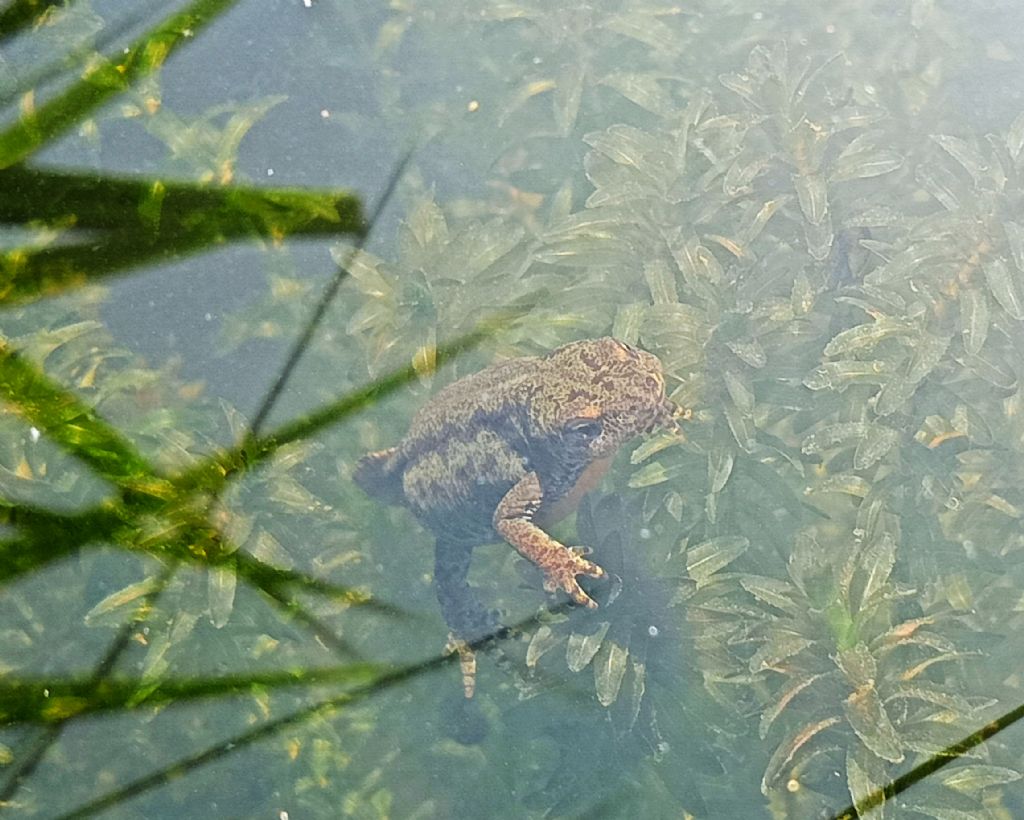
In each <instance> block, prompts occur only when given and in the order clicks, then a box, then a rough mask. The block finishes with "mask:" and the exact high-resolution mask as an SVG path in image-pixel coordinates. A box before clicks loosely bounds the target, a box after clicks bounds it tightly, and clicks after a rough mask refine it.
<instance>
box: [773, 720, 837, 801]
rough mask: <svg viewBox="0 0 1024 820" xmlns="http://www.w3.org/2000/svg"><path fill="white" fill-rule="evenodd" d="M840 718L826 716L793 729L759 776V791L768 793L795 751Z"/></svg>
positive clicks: (794, 754)
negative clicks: (761, 775)
mask: <svg viewBox="0 0 1024 820" xmlns="http://www.w3.org/2000/svg"><path fill="white" fill-rule="evenodd" d="M841 720H842V718H840V717H837V716H832V717H827V718H824V719H822V720H819V721H817V722H815V723H809V724H807V725H806V726H803V727H801V728H799V729H797V730H795V731H794V732H793V733H792V734H791V735H790V736H789V737H788V738H786V740H785V741H784V742H783V743H780V744H779V745H778V746H777V747H776V749H775V751H774V752H773V753H772V756H771V758H770V759H769V761H768V766H767V767H766V768H765V772H764V776H763V777H762V778H761V793H762V794H766V795H767V794H768V791H769V789H770V788H771V786H772V784H774V783H775V781H776V780H777V779H778V778H779V776H780V775H781V774H782V772H783V770H784V769H785V768H786V767H787V766H788V765H789V764H790V763H791V762H792V761H793V758H794V757H795V756H796V754H797V752H799V751H800V749H802V748H803V747H804V746H806V745H807V744H808V743H810V742H811V741H812V740H813V739H814V738H815V737H816V736H817V735H819V734H821V733H822V732H824V731H825V730H826V729H829V728H831V727H833V726H835V725H836V724H837V723H840V722H841Z"/></svg>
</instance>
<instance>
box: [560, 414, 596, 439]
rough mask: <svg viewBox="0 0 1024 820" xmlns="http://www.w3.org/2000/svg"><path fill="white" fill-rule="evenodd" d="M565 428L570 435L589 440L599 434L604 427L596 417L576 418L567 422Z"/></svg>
mask: <svg viewBox="0 0 1024 820" xmlns="http://www.w3.org/2000/svg"><path fill="white" fill-rule="evenodd" d="M567 429H568V431H569V433H571V434H572V435H574V436H578V437H579V438H582V439H585V440H586V441H590V440H591V439H595V438H597V437H598V436H599V435H601V431H602V430H603V429H604V428H603V427H602V425H601V422H600V421H598V420H597V419H576V420H575V421H570V422H569V425H568V427H567Z"/></svg>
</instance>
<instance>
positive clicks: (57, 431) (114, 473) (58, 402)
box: [0, 339, 169, 496]
mask: <svg viewBox="0 0 1024 820" xmlns="http://www.w3.org/2000/svg"><path fill="white" fill-rule="evenodd" d="M0 399H2V400H3V401H4V402H6V403H7V404H8V405H9V406H10V407H11V408H12V409H13V410H14V411H15V412H17V413H18V415H20V416H22V417H23V418H24V419H25V420H26V421H28V422H30V423H31V424H32V425H34V426H35V427H37V428H38V429H39V430H41V431H42V432H43V433H45V434H46V435H47V436H49V437H50V438H51V439H53V440H54V441H55V442H57V443H58V444H60V445H61V446H62V447H63V448H64V449H65V450H67V451H68V452H69V453H72V454H73V455H75V456H77V457H78V458H80V459H81V460H82V461H84V462H85V463H86V464H88V465H89V466H90V467H91V468H92V469H93V470H94V471H95V472H96V473H98V474H99V475H100V476H102V477H103V478H105V479H107V480H108V481H111V482H113V483H114V484H116V485H117V486H118V487H120V488H122V489H131V490H136V491H142V492H145V493H151V494H156V495H161V496H166V495H167V494H168V491H169V487H168V486H167V485H166V483H165V482H162V481H161V480H160V478H159V476H158V474H157V472H156V470H155V468H154V467H153V466H152V465H151V464H149V462H148V461H146V459H145V458H144V457H143V456H142V455H141V454H140V453H139V452H138V450H136V449H135V447H133V446H132V444H131V443H129V442H128V441H127V440H126V439H125V438H124V437H123V436H121V435H120V434H119V433H118V432H117V430H115V429H114V428H113V427H111V426H110V425H108V424H107V423H106V422H105V421H103V420H102V419H101V418H100V417H99V416H98V415H97V414H96V412H95V411H94V410H93V409H92V408H90V407H88V406H87V405H85V404H84V403H83V402H81V401H80V400H79V399H78V398H77V397H76V396H74V395H73V394H72V393H70V392H69V391H67V390H65V389H64V388H62V387H60V386H59V385H58V384H56V383H55V382H53V381H52V380H51V379H49V378H48V377H47V376H45V375H44V374H43V373H42V372H41V371H40V370H39V369H38V368H37V367H35V366H34V365H33V364H31V363H30V362H28V361H26V360H25V359H24V358H23V357H22V356H20V355H19V354H18V353H17V352H16V351H15V350H13V349H12V348H11V347H10V345H8V344H7V343H6V342H5V341H4V340H2V339H0Z"/></svg>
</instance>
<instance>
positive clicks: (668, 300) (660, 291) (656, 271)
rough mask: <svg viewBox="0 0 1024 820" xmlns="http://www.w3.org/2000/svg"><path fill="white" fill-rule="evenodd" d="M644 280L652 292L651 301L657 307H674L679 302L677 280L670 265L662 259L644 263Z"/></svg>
mask: <svg viewBox="0 0 1024 820" xmlns="http://www.w3.org/2000/svg"><path fill="white" fill-rule="evenodd" d="M644 279H646V280H647V287H648V288H649V289H650V291H651V301H652V302H654V304H656V305H674V304H676V303H677V302H678V301H679V294H678V292H677V291H676V282H675V278H674V277H673V276H672V271H670V270H669V269H668V265H667V264H665V262H663V261H662V260H661V259H652V260H650V261H647V262H644Z"/></svg>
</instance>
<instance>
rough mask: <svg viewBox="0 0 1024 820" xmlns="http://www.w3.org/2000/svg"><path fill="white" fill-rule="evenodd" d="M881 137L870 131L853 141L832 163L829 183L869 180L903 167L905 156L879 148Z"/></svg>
mask: <svg viewBox="0 0 1024 820" xmlns="http://www.w3.org/2000/svg"><path fill="white" fill-rule="evenodd" d="M879 136H880V135H879V134H878V133H875V132H870V131H869V132H867V133H864V134H861V135H860V136H858V137H856V138H855V139H854V140H852V141H851V142H850V144H849V145H847V146H846V148H844V149H843V150H842V152H841V153H840V154H839V156H838V157H836V159H835V161H834V162H833V163H832V166H831V169H830V171H829V175H828V177H829V181H830V182H844V181H848V180H851V179H868V178H871V177H877V176H882V175H883V174H888V173H891V172H892V171H895V170H896V169H897V168H900V167H902V165H903V162H904V158H903V156H902V155H901V154H899V153H898V152H896V151H894V150H892V149H889V148H881V147H879V146H878V140H879Z"/></svg>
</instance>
